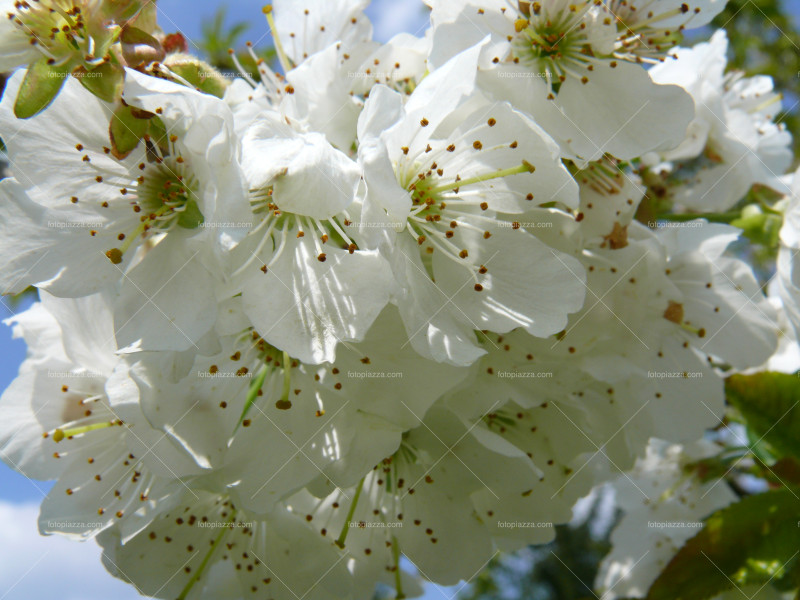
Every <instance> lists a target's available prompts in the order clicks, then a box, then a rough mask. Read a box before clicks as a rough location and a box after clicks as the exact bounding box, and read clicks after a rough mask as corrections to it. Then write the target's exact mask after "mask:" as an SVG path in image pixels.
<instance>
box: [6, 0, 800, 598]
mask: <svg viewBox="0 0 800 600" xmlns="http://www.w3.org/2000/svg"><path fill="white" fill-rule="evenodd" d="M141 4H143V3H139V2H131V1H128V2H112V1H106V2H102V1H100V0H92V1H90V0H82V1H79V0H37V1H36V2H34V1H33V0H29V1H28V2H26V1H24V0H23V1H17V2H15V3H13V6H9V7H8V9H7V10H8V14H9V20H8V22H7V23H6V25H5V26H4V27H7V28H10V29H9V31H4V32H0V35H1V36H2V41H3V44H2V45H0V53H1V54H2V61H0V64H2V65H5V66H6V67H12V66H17V65H25V64H30V66H29V67H28V68H27V69H22V70H19V71H17V72H16V73H15V74H14V75H13V76H12V77H11V78H10V80H9V82H8V85H7V88H6V91H5V94H4V98H3V100H2V103H1V104H0V135H2V138H3V141H4V142H5V145H6V148H7V151H8V156H9V160H10V163H11V171H12V173H13V177H11V178H8V179H5V180H3V181H2V182H0V255H2V257H3V268H2V270H1V271H0V288H2V291H3V292H4V293H12V294H13V293H19V292H22V291H24V290H25V289H27V288H29V287H30V286H34V287H35V288H37V289H38V293H39V298H40V302H37V303H36V304H34V305H33V307H32V308H30V309H29V310H27V311H26V312H24V313H22V314H20V315H18V316H16V317H14V318H13V319H11V322H12V324H13V326H14V332H15V334H16V335H18V336H20V337H23V338H24V339H25V341H26V342H27V344H28V348H29V352H28V357H27V359H26V360H25V362H24V364H23V365H22V367H21V369H20V373H19V376H18V378H17V379H16V380H15V381H14V383H13V384H12V385H11V386H10V387H9V388H8V390H6V392H5V393H4V394H3V396H2V400H0V448H1V449H2V458H3V459H4V460H5V462H7V463H8V464H9V465H11V466H12V467H13V468H15V469H17V470H19V471H20V472H22V473H24V474H26V475H27V476H29V477H35V478H41V479H55V480H57V483H56V484H55V486H54V487H53V489H52V491H51V492H50V493H49V495H48V496H47V498H46V499H45V500H44V502H43V504H42V510H41V518H40V530H41V531H42V532H43V533H47V534H50V533H58V534H63V535H67V536H70V537H74V538H76V539H87V538H95V539H96V540H97V542H98V543H99V544H100V545H101V546H102V547H103V551H104V554H103V560H104V563H105V565H106V567H107V568H108V569H109V571H111V572H112V573H113V574H114V575H116V576H118V577H120V578H122V579H124V580H126V581H129V582H131V583H132V584H134V585H135V586H136V587H137V589H138V590H140V591H141V592H142V593H143V594H146V595H148V596H154V597H158V598H180V599H185V598H222V597H226V598H227V597H230V598H239V597H241V598H251V597H253V598H255V597H270V598H287V599H291V598H308V599H342V598H366V597H369V596H370V594H371V593H372V590H374V588H375V586H376V585H377V584H381V583H383V584H386V585H389V586H392V587H394V588H395V589H396V593H397V597H398V598H401V597H410V596H414V595H417V594H418V593H420V590H421V587H420V581H421V580H422V579H426V580H431V581H435V582H439V583H443V584H453V583H456V582H458V581H459V580H462V579H470V578H471V577H473V576H474V575H475V574H476V573H477V572H478V571H479V570H480V569H481V568H482V567H483V566H484V565H486V564H487V562H488V561H489V560H490V559H491V558H492V557H493V556H494V554H495V553H496V552H497V551H498V550H503V551H505V550H514V549H517V548H520V547H522V546H525V545H527V544H531V543H543V542H546V541H549V540H550V539H552V536H553V535H554V530H553V525H554V524H558V523H564V522H567V521H569V520H570V518H571V507H572V505H573V504H574V502H575V501H576V500H577V499H579V498H581V497H582V496H585V495H586V494H587V493H588V492H589V491H590V490H591V489H592V487H593V486H594V485H596V484H598V483H599V482H602V481H603V480H606V479H610V478H612V477H613V475H611V474H609V473H619V472H620V471H624V470H627V469H630V468H632V467H633V466H634V464H635V461H636V459H637V457H638V456H641V455H644V454H645V452H646V451H647V447H648V440H649V439H650V438H653V437H656V438H660V439H663V440H668V441H669V442H671V443H691V442H694V441H695V440H697V439H698V438H699V437H701V436H702V434H703V431H704V430H705V429H706V428H707V427H712V426H714V425H716V424H717V423H718V421H719V419H720V417H721V416H722V412H723V406H724V390H723V378H722V373H723V372H724V371H730V370H742V369H747V368H750V367H757V366H758V365H761V364H763V363H765V362H766V361H767V360H768V359H769V358H770V356H772V354H773V353H774V351H775V349H776V347H777V329H778V327H777V326H776V325H775V319H776V310H775V308H774V306H773V304H771V303H769V302H768V301H767V299H766V298H765V297H764V296H763V294H762V293H761V290H760V286H759V284H758V282H757V280H756V278H755V276H754V275H753V273H752V271H751V269H750V267H749V266H748V264H746V263H745V262H743V261H742V260H740V259H738V258H736V257H735V256H733V255H732V254H730V253H726V249H727V248H728V246H729V245H730V244H731V243H733V242H734V241H735V240H736V239H737V237H738V236H739V230H738V229H736V228H734V227H731V226H729V225H726V224H714V223H709V222H708V221H706V220H703V219H697V220H692V221H685V222H681V223H680V226H679V227H657V226H655V224H654V223H650V225H651V226H648V219H647V211H646V210H643V199H647V198H650V197H651V196H653V194H654V193H656V192H657V193H658V196H659V198H661V199H665V198H666V199H669V200H670V201H672V202H674V204H675V206H677V207H684V208H690V209H693V210H697V211H715V210H720V209H722V210H725V209H727V208H729V207H731V206H732V205H733V204H735V203H736V202H737V201H738V200H740V199H741V197H742V196H743V195H744V194H745V193H746V192H747V191H748V190H749V188H750V187H751V186H752V185H753V184H756V183H757V184H760V185H762V186H770V187H771V188H772V189H774V190H775V191H776V192H779V193H789V192H788V187H787V179H786V178H785V177H784V178H781V177H779V175H783V172H784V171H785V170H786V169H787V168H788V166H789V163H790V161H791V151H790V150H789V143H790V136H789V135H788V134H787V133H786V132H785V131H784V130H783V128H782V127H781V126H779V125H776V124H774V122H773V121H774V117H775V115H776V112H777V110H778V108H779V99H778V97H777V96H776V95H775V94H774V93H773V92H772V90H771V82H770V81H769V80H767V79H764V78H754V79H745V78H742V77H741V76H739V75H737V74H725V73H724V69H725V64H724V50H725V43H726V41H725V38H724V33H717V34H716V35H715V36H714V38H713V39H712V41H711V43H710V44H700V45H698V46H697V47H695V48H694V49H686V48H679V47H678V44H679V43H680V41H681V37H682V35H681V34H682V32H683V31H684V30H687V29H690V28H696V27H700V26H703V25H706V24H708V22H709V21H710V20H711V18H713V16H714V15H716V14H717V13H718V12H719V11H720V10H722V7H723V2H721V1H719V0H693V1H691V2H685V3H680V2H677V1H673V0H660V1H659V2H657V3H656V2H649V1H644V0H643V1H641V2H640V1H638V0H634V1H632V0H625V1H617V0H612V1H609V2H596V1H593V0H592V1H579V2H575V1H574V0H570V1H569V2H567V1H566V0H552V1H548V2H542V3H539V2H509V1H508V0H465V1H459V2H456V1H453V0H429V5H430V8H431V28H430V30H429V31H428V33H427V34H426V35H425V36H424V37H423V38H417V37H414V36H411V35H408V34H400V35H398V36H396V37H394V38H392V39H391V40H390V41H389V42H388V43H385V44H379V43H377V42H375V41H373V39H372V28H371V24H370V22H369V20H368V19H367V17H366V16H365V14H364V12H363V11H364V9H365V7H366V4H367V1H366V0H335V1H333V2H332V1H331V0H327V1H323V0H275V3H274V5H272V6H268V7H266V8H265V9H264V13H265V16H266V20H267V24H268V26H269V28H270V30H271V33H272V36H273V39H274V44H275V48H276V51H277V59H276V62H279V63H280V64H279V65H277V64H269V62H267V61H264V60H262V59H261V58H260V57H258V56H257V55H256V54H255V51H254V50H253V49H252V48H251V47H249V51H250V52H251V55H252V56H251V57H252V59H253V62H254V64H255V68H253V69H250V70H248V69H246V68H244V66H242V65H239V66H240V67H241V76H240V77H237V78H235V79H233V80H232V81H230V82H229V81H228V80H226V78H225V77H223V76H222V75H221V74H220V73H218V72H216V71H215V70H214V69H212V67H210V66H209V65H206V64H205V63H203V62H202V61H199V60H198V59H194V58H193V57H191V56H188V55H187V54H185V53H184V52H182V50H185V48H183V47H181V46H182V45H181V44H180V43H176V42H175V40H174V38H171V37H170V36H164V35H163V33H162V32H161V30H160V29H158V28H157V26H156V25H155V23H154V22H153V23H151V22H150V21H151V18H150V17H151V15H149V13H148V12H147V11H146V10H145V8H143V7H142V6H141ZM148 4H149V3H148ZM133 25H136V27H134V26H133ZM26 36H27V38H26ZM40 56H43V57H44V58H40ZM232 58H233V60H234V62H236V64H237V65H238V64H239V58H238V57H237V56H236V55H232ZM42 61H44V62H42ZM42 65H44V66H42ZM650 65H654V66H652V68H650ZM278 67H280V68H278ZM98 69H100V70H101V71H97V70H98ZM96 71H97V73H96V75H97V77H96V78H94V79H98V80H101V81H102V82H104V84H103V85H102V86H101V85H100V84H99V83H98V82H94V83H92V79H93V78H91V77H89V75H90V74H91V73H95V72H96ZM52 73H56V74H57V75H58V74H60V75H58V76H56V77H54V78H55V79H58V87H57V88H55V89H53V86H47V85H45V84H43V83H42V82H43V81H45V82H46V79H47V76H48V74H52ZM112 83H113V85H112ZM21 107H22V108H21ZM23 117H26V118H23ZM776 173H777V174H776ZM720 182H722V183H720ZM793 206H794V205H793ZM795 212H796V211H795ZM642 215H644V218H643V217H642ZM787 227H788V226H787ZM792 235H793V234H792V233H791V232H788V233H785V235H784V241H785V244H786V248H787V252H791V249H792V248H794V247H796V246H797V240H796V239H794V238H796V237H797V236H794V238H793V237H792ZM792 256H793V255H792ZM790 258H791V257H790V256H789V254H787V261H786V263H787V265H789V264H790V263H791V260H790ZM787 268H790V267H787ZM792 281H793V278H792V277H791V276H790V277H789V278H788V279H786V288H787V289H789V290H790V292H792V293H794V294H796V295H798V296H800V292H797V287H792ZM797 285H800V284H797ZM742 340H747V342H746V343H741V341H742ZM651 451H652V450H651ZM508 522H514V523H519V522H532V523H533V522H535V523H547V524H549V525H548V526H546V527H513V528H512V527H507V526H505V524H506V523H508ZM661 533H663V532H661ZM620 535H621V534H620ZM664 552H667V549H666V548H665V549H664ZM401 557H405V559H407V560H401ZM613 577H614V575H613V571H610V572H609V574H608V576H607V580H606V581H608V582H611V581H612V580H613Z"/></svg>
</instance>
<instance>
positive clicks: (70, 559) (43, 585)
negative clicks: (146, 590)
mask: <svg viewBox="0 0 800 600" xmlns="http://www.w3.org/2000/svg"><path fill="white" fill-rule="evenodd" d="M38 515H39V507H38V505H36V504H33V503H26V504H12V503H9V502H5V501H0V524H2V528H3V535H2V544H0V565H2V566H3V567H2V569H0V600H40V599H42V600H44V599H50V598H59V600H108V598H114V600H134V599H137V598H141V596H139V594H138V593H137V592H136V590H135V589H134V588H133V587H132V586H130V585H129V584H126V583H123V582H122V581H119V580H117V579H114V578H113V577H111V575H109V574H108V573H107V572H106V570H105V569H104V568H103V565H102V563H101V562H100V548H99V547H98V546H97V544H95V543H94V542H91V541H90V542H73V541H70V540H67V539H65V538H61V537H58V536H47V537H44V536H41V535H39V532H38V530H37V528H36V522H37V518H38Z"/></svg>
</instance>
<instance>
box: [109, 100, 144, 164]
mask: <svg viewBox="0 0 800 600" xmlns="http://www.w3.org/2000/svg"><path fill="white" fill-rule="evenodd" d="M149 128H150V119H142V118H140V117H138V116H136V114H135V111H134V109H133V108H131V107H130V106H127V105H123V106H120V107H119V108H117V110H115V111H114V114H113V115H112V116H111V123H110V124H109V126H108V135H109V138H110V140H111V154H113V155H114V157H115V158H118V159H123V158H125V157H126V156H128V155H129V154H130V153H131V152H133V150H134V149H135V148H136V146H138V145H139V142H140V141H141V139H142V138H143V137H144V136H145V134H146V133H147V131H148V129H149Z"/></svg>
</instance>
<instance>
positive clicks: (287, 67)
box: [263, 4, 292, 73]
mask: <svg viewBox="0 0 800 600" xmlns="http://www.w3.org/2000/svg"><path fill="white" fill-rule="evenodd" d="M263 11H264V14H265V15H266V16H267V23H268V24H269V30H270V33H272V39H273V40H274V42H275V52H276V53H277V55H278V60H279V61H280V63H281V67H283V72H284V73H288V72H289V71H291V70H292V61H290V60H289V57H288V56H287V55H286V52H284V50H283V44H282V43H281V38H280V36H279V35H278V28H277V27H275V17H273V16H272V5H271V4H267V5H266V6H265V7H264V8H263Z"/></svg>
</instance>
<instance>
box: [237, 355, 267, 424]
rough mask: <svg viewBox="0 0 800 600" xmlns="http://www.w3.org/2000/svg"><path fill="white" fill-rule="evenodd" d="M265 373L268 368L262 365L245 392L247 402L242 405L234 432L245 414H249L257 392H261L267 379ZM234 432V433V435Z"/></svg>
mask: <svg viewBox="0 0 800 600" xmlns="http://www.w3.org/2000/svg"><path fill="white" fill-rule="evenodd" d="M267 373H269V367H268V366H267V365H264V366H262V367H261V370H260V371H259V372H258V375H256V380H255V381H254V382H253V383H251V384H250V389H249V390H247V400H246V401H245V403H244V410H243V411H242V416H241V417H239V423H237V424H236V430H238V429H239V427H241V425H242V423H243V422H244V419H245V417H246V416H247V413H248V412H250V409H251V408H252V406H253V404H254V403H255V401H256V398H257V397H258V392H259V391H261V388H262V386H263V385H264V380H265V379H266V378H267ZM236 430H235V431H234V433H236Z"/></svg>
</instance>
